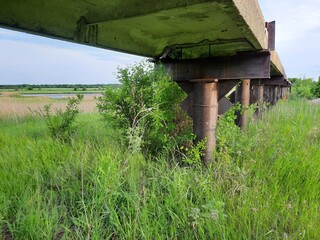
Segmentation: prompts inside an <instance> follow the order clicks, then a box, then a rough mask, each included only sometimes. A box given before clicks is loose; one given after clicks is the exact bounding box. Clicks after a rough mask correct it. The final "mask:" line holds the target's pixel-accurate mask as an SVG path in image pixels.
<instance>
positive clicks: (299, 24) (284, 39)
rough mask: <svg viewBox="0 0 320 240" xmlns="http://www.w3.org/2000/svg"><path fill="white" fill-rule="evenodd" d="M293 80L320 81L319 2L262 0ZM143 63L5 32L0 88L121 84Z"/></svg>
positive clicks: (0, 35)
mask: <svg viewBox="0 0 320 240" xmlns="http://www.w3.org/2000/svg"><path fill="white" fill-rule="evenodd" d="M259 3H260V6H261V9H262V13H263V15H264V17H265V20H266V21H273V20H276V50H277V51H278V53H279V55H280V58H281V60H282V63H283V65H284V67H285V69H286V72H287V75H288V77H305V78H308V77H311V78H314V79H315V80H317V79H318V76H320V1H319V0H308V1H303V0H259ZM142 59H143V58H140V57H137V56H133V55H128V54H123V53H117V52H112V51H106V50H103V49H98V48H93V47H87V46H81V45H78V44H72V43H66V42H62V41H58V40H52V39H48V38H43V37H38V36H34V35H30V34H25V33H19V32H14V31H9V30H5V29H0V84H22V83H28V84H39V83H47V84H51V83H56V84H67V83H116V82H117V79H116V72H117V67H124V66H126V65H130V64H133V63H134V62H138V61H141V60H142Z"/></svg>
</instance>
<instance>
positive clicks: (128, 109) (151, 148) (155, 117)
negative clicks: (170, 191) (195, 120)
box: [98, 63, 192, 157]
mask: <svg viewBox="0 0 320 240" xmlns="http://www.w3.org/2000/svg"><path fill="white" fill-rule="evenodd" d="M118 79H119V82H120V83H121V84H122V85H121V87H120V88H116V89H115V88H111V87H109V88H107V89H106V91H105V93H104V95H103V97H100V99H99V100H100V101H99V104H98V109H99V111H100V113H101V114H102V115H103V116H104V117H105V119H110V118H112V119H114V120H115V122H116V123H117V125H118V126H120V127H121V128H122V129H124V132H125V133H126V134H125V136H126V140H127V143H128V145H129V148H131V150H132V151H133V152H134V151H140V150H142V151H143V152H144V153H151V154H156V153H157V155H158V154H159V153H162V154H167V155H168V154H170V155H171V156H173V157H176V155H177V154H178V153H179V151H180V150H179V149H180V146H181V145H184V144H186V142H187V141H190V140H191V139H192V136H191V121H190V119H188V118H187V116H186V114H185V113H184V112H183V110H182V109H181V108H180V103H181V102H182V100H183V99H184V98H185V93H184V92H183V91H182V90H181V89H180V87H179V86H178V85H177V84H176V83H175V82H173V81H172V80H171V79H170V77H169V76H168V74H167V73H166V72H165V71H164V69H163V67H162V66H155V67H154V66H153V65H151V64H147V63H138V64H136V65H134V66H131V67H127V68H123V69H119V70H118Z"/></svg>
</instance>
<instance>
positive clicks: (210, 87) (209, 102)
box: [193, 81, 218, 164]
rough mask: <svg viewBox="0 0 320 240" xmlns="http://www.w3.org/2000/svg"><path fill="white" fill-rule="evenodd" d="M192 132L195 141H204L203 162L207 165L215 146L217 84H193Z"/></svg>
mask: <svg viewBox="0 0 320 240" xmlns="http://www.w3.org/2000/svg"><path fill="white" fill-rule="evenodd" d="M193 111H194V115H193V116H194V118H193V132H194V134H196V136H197V139H196V141H201V140H203V139H206V149H205V150H204V154H205V155H204V157H203V161H204V163H205V164H208V163H209V162H210V160H211V157H212V153H213V151H214V149H215V146H216V126H217V121H218V82H217V81H216V82H201V83H194V99H193Z"/></svg>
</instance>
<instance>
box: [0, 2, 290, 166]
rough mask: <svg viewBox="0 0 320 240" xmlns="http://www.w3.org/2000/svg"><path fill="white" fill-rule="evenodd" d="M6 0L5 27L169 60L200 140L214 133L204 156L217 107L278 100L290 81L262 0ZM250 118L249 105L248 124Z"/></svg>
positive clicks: (1, 16) (0, 16) (0, 22)
mask: <svg viewBox="0 0 320 240" xmlns="http://www.w3.org/2000/svg"><path fill="white" fill-rule="evenodd" d="M0 6H1V7H0V27H4V28H9V29H13V30H18V31H24V32H28V33H33V34H37V35H42V36H46V37H51V38H57V39H61V40H64V41H70V42H75V43H79V44H86V45H90V46H95V47H99V48H105V49H111V50H116V51H121V52H125V53H131V54H136V55H141V56H145V57H150V58H152V59H154V61H155V62H161V63H163V64H164V65H165V67H166V69H167V70H168V72H169V73H170V74H171V76H172V78H173V80H174V81H177V82H178V84H179V85H180V86H181V87H182V89H184V90H185V91H186V92H187V93H188V97H187V99H186V100H185V102H184V103H183V108H184V109H185V110H186V111H187V113H188V114H189V115H190V116H191V117H192V119H193V121H194V132H195V133H196V134H197V136H198V140H201V139H204V138H207V149H206V150H205V158H204V161H205V162H209V161H210V158H211V153H212V151H213V148H214V146H215V127H216V123H217V119H218V114H223V113H224V112H225V111H226V110H227V109H229V108H230V106H232V103H235V102H241V104H242V105H243V106H245V107H247V106H248V105H249V104H250V103H254V102H257V103H258V104H259V106H262V104H263V102H264V101H269V102H270V103H271V104H274V103H275V102H276V101H277V100H278V99H279V98H281V97H284V96H285V95H286V93H287V88H288V87H289V86H290V83H289V82H288V81H287V78H286V75H285V72H284V68H283V66H282V64H281V61H280V59H279V57H278V54H277V53H276V52H275V22H271V23H265V20H264V18H263V16H262V14H261V11H260V7H259V4H258V1H257V0H161V1H154V0H144V1H141V0H108V1H106V0H70V1H65V0H46V1H39V0H29V1H25V0H10V1H8V0H0ZM236 86H238V88H237V89H238V90H236V91H234V93H233V94H232V95H230V96H229V99H227V98H226V97H225V95H226V94H228V93H229V94H230V90H232V89H235V87H236ZM250 91H251V92H252V94H251V98H250ZM246 119H247V112H246V111H244V113H243V114H242V117H241V119H240V125H241V126H242V127H243V128H244V129H245V128H246Z"/></svg>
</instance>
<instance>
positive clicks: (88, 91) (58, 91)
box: [0, 88, 103, 94]
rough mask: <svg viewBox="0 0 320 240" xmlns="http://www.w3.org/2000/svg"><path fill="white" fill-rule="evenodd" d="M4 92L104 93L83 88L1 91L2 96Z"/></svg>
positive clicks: (96, 89) (94, 89)
mask: <svg viewBox="0 0 320 240" xmlns="http://www.w3.org/2000/svg"><path fill="white" fill-rule="evenodd" d="M2 92H11V93H18V94H69V93H73V94H77V93H82V94H86V93H102V92H103V89H101V88H86V90H85V91H83V90H82V88H78V90H75V89H74V88H34V89H32V90H28V89H20V90H18V91H16V90H15V89H1V90H0V94H1V93H2Z"/></svg>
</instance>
